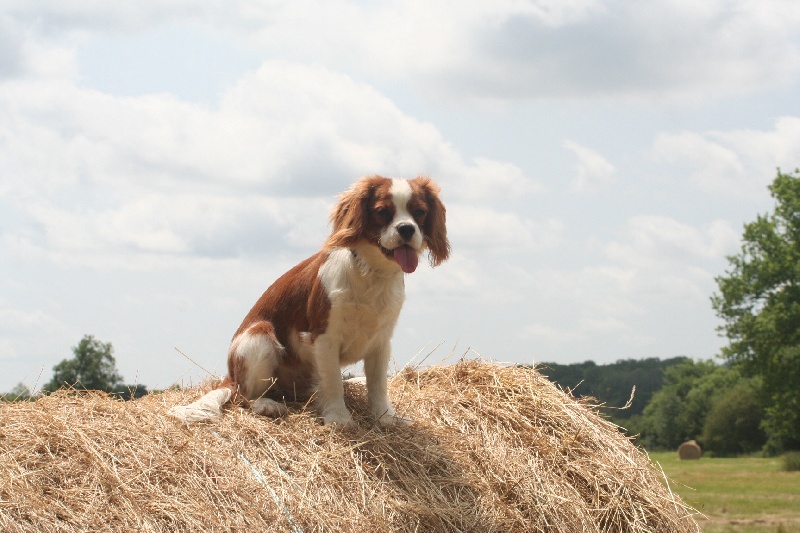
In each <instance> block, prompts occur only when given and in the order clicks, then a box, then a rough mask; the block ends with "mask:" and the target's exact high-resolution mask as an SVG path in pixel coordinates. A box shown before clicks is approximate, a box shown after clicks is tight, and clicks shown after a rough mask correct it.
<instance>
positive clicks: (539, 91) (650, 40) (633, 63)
mask: <svg viewBox="0 0 800 533" xmlns="http://www.w3.org/2000/svg"><path fill="white" fill-rule="evenodd" d="M7 9H8V10H9V12H10V13H12V14H13V15H12V16H14V17H16V18H18V19H19V20H20V21H21V22H22V23H24V24H25V25H29V24H30V22H31V21H32V20H36V21H37V23H38V24H39V26H40V27H42V32H43V33H44V34H46V35H49V36H51V38H52V39H53V40H54V41H55V40H59V37H57V36H59V35H60V36H61V37H60V39H61V40H64V39H68V40H71V42H73V43H74V42H77V41H79V40H80V39H85V37H82V36H83V35H84V34H86V32H87V31H98V30H99V31H108V30H109V29H114V30H116V31H128V32H134V31H138V32H143V31H146V30H148V29H152V28H153V27H154V26H156V25H158V24H161V25H170V24H174V23H176V21H179V22H181V23H183V24H186V23H191V24H193V25H195V26H199V27H205V28H209V31H211V32H213V33H216V34H225V35H227V36H229V37H230V38H233V39H236V40H237V41H238V42H239V43H241V45H242V46H244V47H247V48H250V49H254V50H258V51H260V52H261V53H263V54H265V55H267V56H270V57H275V56H281V57H287V58H289V59H290V60H293V61H297V62H304V63H325V64H327V65H335V66H336V67H337V68H341V69H344V70H347V71H349V72H359V73H362V74H363V75H365V76H370V77H371V76H377V77H378V78H380V79H383V80H388V81H390V82H397V81H398V80H401V81H402V82H403V83H409V82H410V83H413V84H415V85H418V86H421V87H423V88H424V89H425V90H426V91H428V92H430V91H440V92H441V94H443V95H444V96H445V97H446V98H450V97H452V96H453V95H461V96H466V97H477V98H488V99H494V100H515V99H528V98H542V97H548V98H550V97H556V98H560V97H564V96H580V97H586V96H597V95H604V96H627V95H639V96H642V95H645V96H648V95H655V96H658V97H659V98H663V97H664V96H665V95H667V96H679V97H683V96H689V97H693V96H695V95H701V96H707V95H709V94H712V93H713V94H716V95H719V94H723V93H726V94H741V93H743V92H746V91H750V90H753V89H757V88H763V87H776V86H784V85H785V84H786V83H788V82H791V81H794V80H797V79H798V76H799V75H800V46H798V43H797V40H796V39H795V34H796V28H797V26H798V23H800V7H798V6H797V4H796V2H794V1H793V0H763V1H761V2H751V1H749V0H734V1H730V2H721V1H714V2H703V3H702V4H698V3H697V2H694V3H689V2H684V1H672V0H661V1H658V2H648V3H646V4H644V3H620V4H615V3H609V2H605V1H601V0H574V1H561V2H558V1H549V0H548V1H543V0H540V1H536V2H518V1H515V0H503V1H488V0H487V1H480V2H469V3H464V2H453V0H433V1H427V2H420V1H415V2H405V3H402V4H396V3H393V2H377V3H369V4H364V3H360V2H355V1H343V0H338V1H334V2H325V3H320V2H314V1H296V2H272V3H268V4H253V3H252V2H246V1H243V0H242V1H232V2H226V3H224V4H202V3H197V2H192V1H184V0H173V1H167V2H137V3H135V4H130V5H128V4H124V5H123V4H119V5H116V4H102V5H101V4H97V3H96V2H95V3H85V2H52V1H49V2H45V1H42V2H33V1H22V0H17V1H15V2H13V3H12V5H11V6H10V7H9V8H7ZM54 36H55V37H54Z"/></svg>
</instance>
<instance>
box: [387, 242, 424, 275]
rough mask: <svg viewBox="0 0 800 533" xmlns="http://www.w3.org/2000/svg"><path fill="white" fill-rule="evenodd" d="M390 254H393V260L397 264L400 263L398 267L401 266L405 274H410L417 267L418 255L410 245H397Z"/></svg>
mask: <svg viewBox="0 0 800 533" xmlns="http://www.w3.org/2000/svg"><path fill="white" fill-rule="evenodd" d="M392 254H393V255H394V260H395V261H397V264H398V265H400V268H402V269H403V272H405V273H406V274H411V273H412V272H414V271H415V270H416V269H417V264H418V263H419V257H417V252H415V251H414V250H412V249H411V248H410V247H408V246H398V247H397V248H395V249H394V252H392Z"/></svg>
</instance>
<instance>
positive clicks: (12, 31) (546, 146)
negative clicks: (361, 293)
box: [0, 0, 800, 391]
mask: <svg viewBox="0 0 800 533" xmlns="http://www.w3.org/2000/svg"><path fill="white" fill-rule="evenodd" d="M798 166H800V3H798V2H796V1H795V0H758V1H753V0H704V1H703V2H697V1H694V0H693V1H688V0H651V1H648V2H616V1H611V0H529V1H524V0H490V1H469V2H464V1H462V0H459V1H454V0H424V1H408V2H404V1H381V0H375V1H352V0H326V1H310V0H292V1H281V0H274V1H255V2H254V1H252V0H226V1H224V2H221V1H211V2H209V1H196V0H142V1H139V2H102V1H96V0H5V1H4V2H3V4H2V7H0V391H7V390H10V389H11V388H12V387H14V386H15V385H17V384H18V383H21V382H22V383H24V384H26V385H27V386H29V387H31V388H34V389H35V388H39V387H41V386H42V385H43V384H44V383H46V382H47V381H49V379H50V377H51V374H52V367H53V365H55V364H56V363H58V362H59V361H61V360H62V359H66V358H70V357H72V347H73V346H76V345H77V344H78V342H79V341H80V339H81V338H82V337H83V336H84V335H94V336H95V337H96V338H98V339H99V340H102V341H104V342H111V343H112V344H113V346H114V354H115V357H116V360H117V368H118V370H119V372H120V373H121V374H122V375H123V377H124V379H125V382H126V383H142V384H145V385H147V386H148V387H149V388H164V387H169V386H170V385H172V384H174V383H179V384H183V385H191V384H195V383H198V382H199V381H202V380H203V379H205V378H207V377H208V376H209V374H211V375H221V374H224V373H225V358H226V352H227V346H228V343H229V342H230V338H231V336H232V335H233V332H234V331H235V330H236V328H237V327H238V325H239V323H240V322H241V320H242V318H243V317H244V316H245V314H246V313H247V311H248V310H249V309H250V307H251V306H252V305H253V303H255V301H256V300H257V299H258V297H259V296H260V295H261V293H262V292H263V291H264V290H265V289H266V288H267V287H268V286H269V285H270V284H271V283H272V282H273V281H274V280H275V279H276V278H277V277H278V276H280V275H281V274H282V273H283V272H285V271H286V270H287V269H288V268H290V267H291V266H293V265H294V264H296V263H297V262H299V261H300V260H302V259H304V258H306V257H308V256H310V255H311V254H313V253H315V252H316V251H317V250H318V249H319V247H320V245H321V243H322V242H323V241H324V240H325V238H326V236H327V234H328V232H329V229H330V228H329V226H328V213H329V211H330V209H331V208H332V207H333V205H334V203H335V201H336V196H337V194H338V193H340V192H342V191H344V190H346V189H347V188H348V187H349V186H350V184H351V183H353V182H354V181H356V180H357V179H358V178H359V177H361V176H364V175H368V174H381V175H386V176H393V177H414V176H416V175H419V174H424V175H429V176H431V177H432V178H433V179H434V180H435V181H436V182H437V183H438V184H439V185H440V186H441V188H442V198H443V200H444V202H445V203H446V205H447V215H448V234H449V237H450V242H451V245H452V250H453V251H452V256H451V258H450V260H449V261H448V262H446V263H444V264H442V265H441V266H439V267H437V268H435V269H433V268H430V267H429V266H428V265H427V264H423V263H421V267H420V268H419V269H418V270H417V271H416V272H415V273H413V274H411V275H408V276H406V292H407V301H406V304H405V306H404V308H403V312H402V315H401V318H400V321H399V323H398V325H397V328H396V330H395V336H394V341H393V353H394V360H395V363H394V364H395V366H396V367H398V368H400V367H402V366H403V365H405V364H407V363H408V362H409V361H411V360H412V359H413V360H414V361H415V362H419V361H420V360H422V359H424V358H425V357H426V356H427V357H428V359H427V360H426V363H425V364H428V363H431V362H433V363H438V362H442V361H447V360H448V357H450V358H451V359H450V360H452V359H453V358H457V357H460V356H461V355H462V354H464V353H467V352H469V354H470V355H471V356H474V355H475V354H480V355H481V356H483V357H485V358H487V359H494V360H499V361H514V362H521V363H540V362H546V361H552V362H557V363H562V364H568V363H573V362H582V361H586V360H593V361H595V362H597V363H610V362H614V361H616V360H619V359H628V358H633V359H641V358H647V357H660V358H669V357H674V356H678V355H683V356H689V357H692V358H695V359H709V358H713V357H715V356H717V354H719V350H720V348H721V347H722V346H724V345H725V344H726V342H725V339H724V338H721V337H720V336H719V335H718V332H717V327H718V326H719V325H720V324H721V323H720V321H719V319H718V318H717V317H716V316H715V314H714V311H713V309H712V308H711V305H710V297H711V295H712V294H713V293H714V292H715V290H716V287H717V286H716V282H715V277H717V276H720V275H724V273H725V271H726V269H727V268H728V261H727V259H726V257H727V256H729V255H731V254H735V253H737V251H738V250H739V247H740V239H741V234H742V229H743V225H744V224H745V223H747V222H749V221H752V220H754V219H755V218H756V216H757V215H759V214H764V213H767V212H769V211H770V210H771V209H772V207H773V205H774V203H773V201H772V198H771V197H770V195H769V191H768V189H767V186H768V185H769V184H770V183H771V181H772V180H773V179H774V177H775V175H776V171H777V169H778V168H780V169H782V170H783V171H787V172H788V171H793V170H794V169H795V168H797V167H798ZM415 358H416V359H415ZM356 370H358V368H356Z"/></svg>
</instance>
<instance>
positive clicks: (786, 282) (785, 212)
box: [711, 170, 800, 448]
mask: <svg viewBox="0 0 800 533" xmlns="http://www.w3.org/2000/svg"><path fill="white" fill-rule="evenodd" d="M769 190H770V193H771V194H772V197H773V198H774V199H775V209H774V211H773V212H772V213H770V214H766V215H760V216H758V217H757V218H756V220H755V221H754V222H751V223H749V224H746V225H745V227H744V235H743V238H742V241H743V242H742V248H741V251H740V252H739V253H738V254H737V255H733V256H730V257H728V261H729V263H730V269H729V270H728V271H727V272H726V273H725V275H724V276H719V277H717V278H716V281H717V285H718V287H719V293H718V294H715V295H713V296H712V298H711V302H712V305H713V307H714V310H715V311H716V312H717V315H718V316H719V317H720V318H721V319H722V320H723V321H724V325H723V326H721V327H720V331H721V333H722V334H724V335H725V336H726V337H727V338H728V341H729V344H728V346H726V347H725V348H723V350H722V356H723V357H725V358H726V359H728V360H729V361H731V362H733V363H736V364H737V365H739V366H740V367H741V370H742V372H743V373H744V374H745V375H746V376H758V377H760V378H761V380H762V383H763V386H762V389H761V391H762V394H763V397H764V398H763V399H764V404H765V408H766V416H765V420H764V428H765V429H766V431H767V433H768V435H769V437H770V440H771V441H772V445H773V446H774V447H777V448H800V387H798V383H800V172H798V171H797V170H795V172H794V173H793V174H784V173H781V172H780V171H778V175H777V177H776V178H775V180H774V181H773V182H772V184H771V185H770V187H769Z"/></svg>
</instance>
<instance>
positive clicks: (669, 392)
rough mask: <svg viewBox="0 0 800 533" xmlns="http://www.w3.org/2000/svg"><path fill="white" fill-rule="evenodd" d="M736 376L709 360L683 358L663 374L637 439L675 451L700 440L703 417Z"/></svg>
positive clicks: (731, 371)
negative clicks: (686, 443)
mask: <svg viewBox="0 0 800 533" xmlns="http://www.w3.org/2000/svg"><path fill="white" fill-rule="evenodd" d="M739 379H740V378H739V375H738V374H737V373H736V372H734V371H733V370H731V369H729V368H726V367H724V366H719V365H716V364H714V362H713V361H700V362H694V361H692V360H691V359H686V360H684V361H683V362H682V363H680V364H677V365H675V366H671V367H669V368H667V369H666V370H665V371H664V386H663V387H662V388H661V389H660V390H659V391H658V392H656V393H655V394H654V395H653V397H652V399H651V400H650V403H648V404H647V407H645V409H644V413H643V415H642V419H641V421H640V422H639V424H640V427H641V434H642V436H641V438H642V442H643V444H644V445H645V446H648V447H652V448H662V449H675V448H677V447H678V446H679V445H680V444H681V443H682V442H685V441H687V440H691V439H700V437H701V435H702V432H703V427H704V425H705V422H706V417H707V416H708V413H709V412H710V411H711V408H712V406H713V405H714V403H715V402H716V401H717V399H718V398H719V397H720V396H721V395H722V394H723V393H724V392H725V391H726V390H728V389H730V388H731V387H732V386H734V385H735V384H736V382H737V381H738V380H739Z"/></svg>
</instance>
